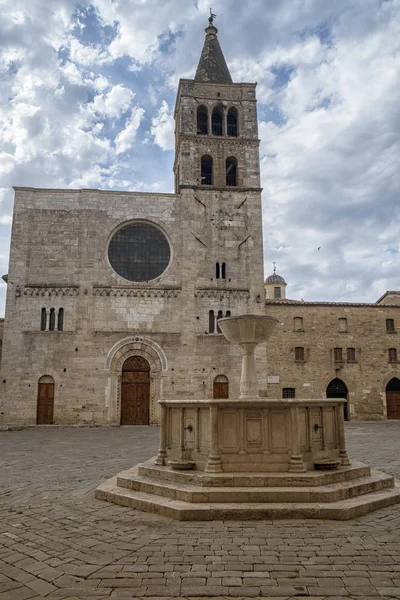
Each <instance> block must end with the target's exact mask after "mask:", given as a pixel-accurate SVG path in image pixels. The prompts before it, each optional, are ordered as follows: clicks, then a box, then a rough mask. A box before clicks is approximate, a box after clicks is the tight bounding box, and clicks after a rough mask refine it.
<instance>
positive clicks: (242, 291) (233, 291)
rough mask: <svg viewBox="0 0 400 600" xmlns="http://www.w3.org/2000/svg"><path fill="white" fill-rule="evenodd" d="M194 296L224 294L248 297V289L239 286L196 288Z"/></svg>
mask: <svg viewBox="0 0 400 600" xmlns="http://www.w3.org/2000/svg"><path fill="white" fill-rule="evenodd" d="M194 295H195V297H196V298H223V297H224V296H229V297H231V296H233V297H234V298H235V297H236V298H238V297H239V298H246V299H247V298H250V290H246V289H239V288H224V289H222V288H221V289H218V288H206V289H198V290H196V291H195V293H194Z"/></svg>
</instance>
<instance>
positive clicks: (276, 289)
mask: <svg viewBox="0 0 400 600" xmlns="http://www.w3.org/2000/svg"><path fill="white" fill-rule="evenodd" d="M281 297H282V295H281V288H280V287H274V298H281Z"/></svg>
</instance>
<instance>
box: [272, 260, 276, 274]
mask: <svg viewBox="0 0 400 600" xmlns="http://www.w3.org/2000/svg"><path fill="white" fill-rule="evenodd" d="M272 264H273V265H274V273H276V262H275V261H274V262H273V263H272Z"/></svg>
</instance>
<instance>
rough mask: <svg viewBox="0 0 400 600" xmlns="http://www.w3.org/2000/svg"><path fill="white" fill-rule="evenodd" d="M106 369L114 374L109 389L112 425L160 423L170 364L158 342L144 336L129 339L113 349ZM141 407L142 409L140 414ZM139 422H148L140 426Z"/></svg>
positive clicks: (109, 414) (108, 396)
mask: <svg viewBox="0 0 400 600" xmlns="http://www.w3.org/2000/svg"><path fill="white" fill-rule="evenodd" d="M105 367H106V369H107V370H109V372H110V378H109V381H108V385H107V389H106V405H107V406H108V420H109V423H115V424H121V425H124V424H126V425H127V424H132V425H134V424H136V425H139V424H143V425H145V424H147V425H148V424H153V423H154V424H155V423H159V422H160V414H159V411H160V409H159V404H158V401H159V400H162V398H163V382H164V377H165V376H166V372H167V371H168V362H167V357H166V355H165V353H164V351H163V349H162V348H161V347H160V346H159V345H158V344H157V342H155V341H154V340H152V339H149V338H147V337H144V336H132V337H126V338H124V339H122V340H120V341H119V342H117V343H116V344H114V346H113V347H112V348H111V349H110V351H109V352H108V355H107V358H106V362H105ZM146 395H147V396H146ZM145 397H147V407H148V409H147V410H148V412H147V413H146V408H145V399H144V398H145ZM139 404H141V406H142V408H141V409H140V410H139V406H138V405H139ZM133 405H136V408H134V406H133ZM139 412H140V413H141V414H140V415H139V414H138V413H139ZM139 420H140V421H145V422H144V423H139V422H138V421H139ZM133 421H135V422H133Z"/></svg>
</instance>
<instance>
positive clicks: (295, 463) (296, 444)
mask: <svg viewBox="0 0 400 600" xmlns="http://www.w3.org/2000/svg"><path fill="white" fill-rule="evenodd" d="M290 430H291V441H292V455H291V457H290V462H289V473H304V471H305V470H306V468H305V466H304V462H303V455H302V454H301V451H300V430H299V407H298V406H291V407H290Z"/></svg>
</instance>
